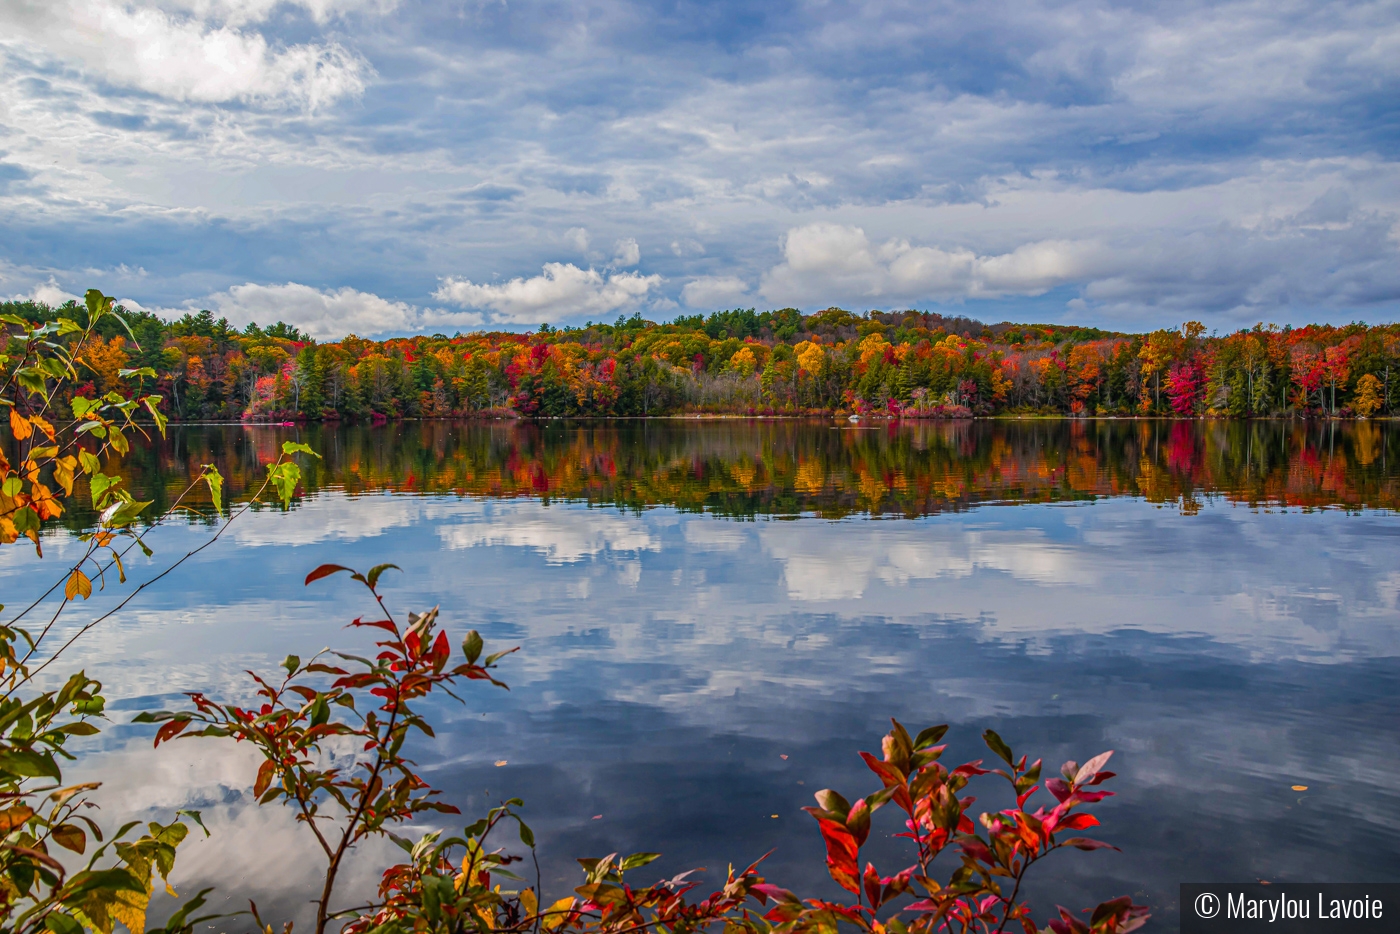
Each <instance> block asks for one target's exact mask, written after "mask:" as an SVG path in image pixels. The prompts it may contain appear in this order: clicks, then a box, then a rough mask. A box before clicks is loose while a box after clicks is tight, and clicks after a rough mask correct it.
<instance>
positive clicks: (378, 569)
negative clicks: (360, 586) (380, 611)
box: [365, 564, 403, 590]
mask: <svg viewBox="0 0 1400 934" xmlns="http://www.w3.org/2000/svg"><path fill="white" fill-rule="evenodd" d="M390 568H393V569H394V570H395V571H402V570H403V568H401V567H399V566H398V565H397V564H376V565H375V566H374V567H372V568H370V569H369V573H368V574H366V575H365V581H366V583H368V584H369V586H370V589H371V590H372V589H374V585H375V584H377V583H378V582H379V575H380V574H383V573H384V572H385V571H387V570H389V569H390Z"/></svg>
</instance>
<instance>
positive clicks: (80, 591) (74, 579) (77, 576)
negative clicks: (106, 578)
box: [63, 568, 92, 600]
mask: <svg viewBox="0 0 1400 934" xmlns="http://www.w3.org/2000/svg"><path fill="white" fill-rule="evenodd" d="M63 596H64V597H66V598H67V599H69V600H72V599H73V598H74V597H77V596H81V597H82V598H83V599H84V600H86V599H87V598H88V597H91V596H92V581H90V580H88V576H87V575H86V574H84V573H83V572H82V571H79V570H77V569H76V568H74V570H73V573H72V574H69V575H68V583H67V585H65V586H64V588H63Z"/></svg>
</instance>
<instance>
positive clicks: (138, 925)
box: [108, 892, 151, 934]
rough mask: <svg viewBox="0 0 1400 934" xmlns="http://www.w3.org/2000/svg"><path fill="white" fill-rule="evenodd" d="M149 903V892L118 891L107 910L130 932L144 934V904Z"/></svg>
mask: <svg viewBox="0 0 1400 934" xmlns="http://www.w3.org/2000/svg"><path fill="white" fill-rule="evenodd" d="M150 903H151V896H150V893H149V892H118V893H117V897H116V900H115V901H114V902H113V904H112V906H111V907H110V908H109V909H108V911H109V912H111V914H112V917H113V918H115V919H117V920H118V921H120V922H121V923H122V924H124V925H126V929H127V930H128V931H130V932H131V934H146V906H147V905H149V904H150Z"/></svg>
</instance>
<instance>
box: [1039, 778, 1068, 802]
mask: <svg viewBox="0 0 1400 934" xmlns="http://www.w3.org/2000/svg"><path fill="white" fill-rule="evenodd" d="M1045 790H1046V791H1048V792H1050V793H1051V794H1052V795H1054V796H1055V800H1056V801H1064V800H1065V799H1066V798H1068V797H1069V785H1068V784H1066V783H1065V782H1062V781H1060V780H1059V779H1058V778H1052V779H1050V780H1048V781H1047V782H1046V783H1045Z"/></svg>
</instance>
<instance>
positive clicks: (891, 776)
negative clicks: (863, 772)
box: [860, 752, 904, 788]
mask: <svg viewBox="0 0 1400 934" xmlns="http://www.w3.org/2000/svg"><path fill="white" fill-rule="evenodd" d="M860 757H861V758H862V759H864V760H865V764H866V765H868V766H870V771H872V772H874V773H875V774H876V775H878V776H880V781H882V782H884V783H885V787H886V788H889V787H891V786H894V785H903V784H904V775H903V774H901V773H900V771H899V769H897V768H895V767H894V766H893V765H890V764H889V763H888V762H881V761H880V760H879V759H877V758H875V757H874V756H872V755H871V754H870V753H868V752H863V753H861V754H860Z"/></svg>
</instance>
